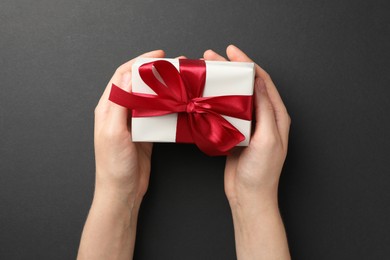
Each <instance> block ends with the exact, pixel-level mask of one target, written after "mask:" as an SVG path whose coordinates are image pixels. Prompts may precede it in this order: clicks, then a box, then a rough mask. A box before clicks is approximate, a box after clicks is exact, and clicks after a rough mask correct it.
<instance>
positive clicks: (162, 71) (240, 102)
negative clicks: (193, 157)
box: [109, 59, 252, 156]
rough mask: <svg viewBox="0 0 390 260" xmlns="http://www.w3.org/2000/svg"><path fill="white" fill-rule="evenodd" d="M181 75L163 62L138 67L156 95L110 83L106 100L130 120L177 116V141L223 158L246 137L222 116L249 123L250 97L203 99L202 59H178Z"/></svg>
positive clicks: (170, 65) (204, 75) (204, 71)
mask: <svg viewBox="0 0 390 260" xmlns="http://www.w3.org/2000/svg"><path fill="white" fill-rule="evenodd" d="M179 63H180V72H179V71H178V70H177V69H176V67H175V66H174V65H173V64H172V63H170V62H168V61H165V60H157V61H153V62H149V63H145V64H143V65H141V66H140V67H139V74H140V77H141V79H142V80H143V81H144V82H145V83H146V84H147V85H148V86H149V87H150V88H151V89H152V90H153V91H154V92H155V93H156V94H157V95H150V94H139V93H128V92H126V91H124V90H122V89H121V88H119V87H117V86H116V85H114V84H112V88H111V92H110V97H109V100H111V101H112V102H114V103H117V104H119V105H121V106H124V107H127V108H129V109H132V110H133V117H151V116H161V115H166V114H170V113H178V121H177V127H176V142H184V143H195V144H196V145H197V146H198V147H199V149H200V150H202V151H203V152H205V153H206V154H208V155H212V156H216V155H226V154H228V152H229V150H230V149H231V148H233V147H234V146H236V145H237V144H238V143H240V142H242V141H243V140H244V139H245V137H244V135H243V134H242V133H241V132H240V131H238V130H237V128H235V127H234V126H233V125H232V124H231V123H229V122H228V121H227V120H226V119H225V118H223V117H222V116H221V115H226V116H231V117H236V118H240V119H245V120H251V116H252V97H251V96H240V95H234V96H218V97H202V95H203V90H204V86H205V81H206V64H205V62H204V61H203V60H188V59H180V60H179Z"/></svg>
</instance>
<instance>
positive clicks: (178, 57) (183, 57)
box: [175, 55, 187, 59]
mask: <svg viewBox="0 0 390 260" xmlns="http://www.w3.org/2000/svg"><path fill="white" fill-rule="evenodd" d="M175 59H187V57H186V56H183V55H181V56H177V57H176V58H175Z"/></svg>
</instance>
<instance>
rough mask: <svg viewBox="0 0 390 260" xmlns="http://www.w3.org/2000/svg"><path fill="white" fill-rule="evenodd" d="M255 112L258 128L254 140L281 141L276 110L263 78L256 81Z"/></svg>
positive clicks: (256, 127)
mask: <svg viewBox="0 0 390 260" xmlns="http://www.w3.org/2000/svg"><path fill="white" fill-rule="evenodd" d="M255 112H256V126H255V133H254V135H253V139H252V140H256V139H257V140H260V139H261V140H276V141H280V135H279V132H278V128H277V125H276V121H275V113H274V109H273V106H272V104H271V101H270V99H269V96H268V93H267V88H266V86H265V83H264V81H263V80H262V79H261V78H257V79H256V81H255Z"/></svg>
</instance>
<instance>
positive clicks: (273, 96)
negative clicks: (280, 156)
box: [226, 45, 291, 147]
mask: <svg viewBox="0 0 390 260" xmlns="http://www.w3.org/2000/svg"><path fill="white" fill-rule="evenodd" d="M226 53H227V56H228V58H229V59H230V60H231V61H243V62H253V61H252V59H250V58H249V57H248V56H247V55H246V54H245V53H244V52H243V51H241V50H240V49H239V48H237V47H236V46H234V45H229V46H228V47H227V49H226ZM255 69H256V77H260V78H262V79H263V80H264V83H265V86H266V88H267V93H268V97H269V99H270V102H271V104H272V106H273V109H274V113H275V120H276V124H277V126H278V130H279V133H280V136H281V138H282V142H283V144H284V145H285V146H286V147H287V143H288V134H289V130H290V123H291V119H290V116H289V115H288V113H287V109H286V107H285V105H284V103H283V101H282V98H281V97H280V95H279V92H278V90H277V89H276V86H275V84H274V83H273V82H272V79H271V77H270V76H269V75H268V73H267V72H266V71H265V70H264V69H262V68H261V67H260V66H259V65H257V64H255Z"/></svg>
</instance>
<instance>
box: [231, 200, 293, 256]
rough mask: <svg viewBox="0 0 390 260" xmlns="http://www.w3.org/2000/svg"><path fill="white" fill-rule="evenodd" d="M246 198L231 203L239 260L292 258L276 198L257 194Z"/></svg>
mask: <svg viewBox="0 0 390 260" xmlns="http://www.w3.org/2000/svg"><path fill="white" fill-rule="evenodd" d="M275 197H276V196H275ZM244 201H245V203H240V202H239V201H236V202H234V203H231V209H232V215H233V222H234V233H235V241H236V251H237V259H238V260H246V259H267V260H272V259H278V260H279V259H280V260H285V259H290V253H289V250H288V244H287V238H286V232H285V230H284V226H283V222H282V219H281V216H280V213H279V209H278V203H277V199H276V198H274V197H273V196H258V197H256V198H249V199H248V198H246V199H245V200H244Z"/></svg>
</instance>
